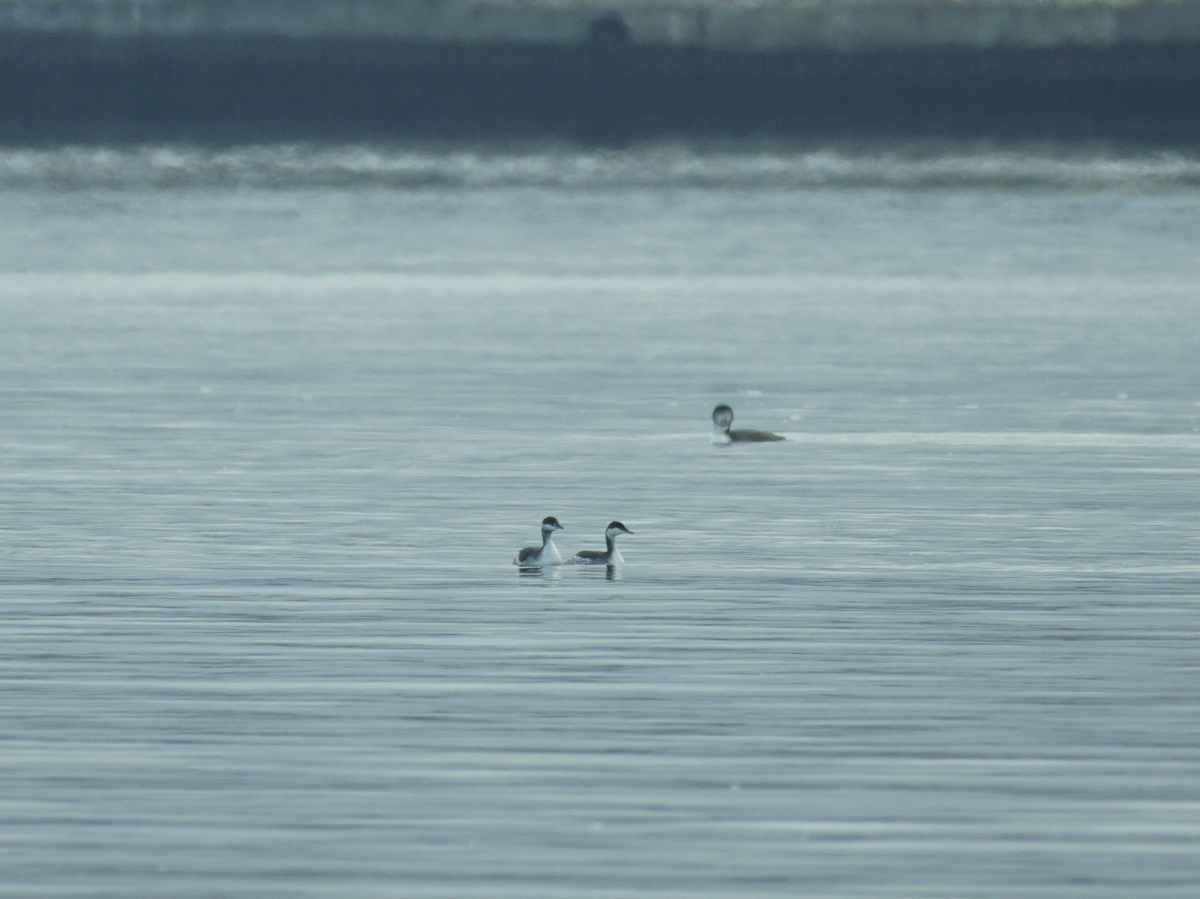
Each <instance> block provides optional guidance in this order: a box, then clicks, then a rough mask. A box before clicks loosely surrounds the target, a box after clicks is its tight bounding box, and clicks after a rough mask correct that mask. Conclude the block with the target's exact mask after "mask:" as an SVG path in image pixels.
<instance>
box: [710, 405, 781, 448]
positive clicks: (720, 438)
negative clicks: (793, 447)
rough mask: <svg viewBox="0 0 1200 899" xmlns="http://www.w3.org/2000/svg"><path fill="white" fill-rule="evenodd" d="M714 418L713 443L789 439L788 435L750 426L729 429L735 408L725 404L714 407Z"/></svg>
mask: <svg viewBox="0 0 1200 899" xmlns="http://www.w3.org/2000/svg"><path fill="white" fill-rule="evenodd" d="M712 420H713V432H712V442H713V443H767V442H768V441H771V440H787V438H786V437H780V436H779V435H778V434H772V433H771V432H770V431H753V430H750V429H748V428H739V429H738V430H736V431H731V430H729V426H730V425H731V424H733V410H732V409H730V408H729V407H728V406H725V405H721V406H717V408H715V409H713V413H712Z"/></svg>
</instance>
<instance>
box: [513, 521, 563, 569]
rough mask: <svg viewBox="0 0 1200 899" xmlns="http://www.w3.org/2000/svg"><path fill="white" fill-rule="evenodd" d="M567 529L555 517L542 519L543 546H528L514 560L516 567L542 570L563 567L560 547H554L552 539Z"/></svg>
mask: <svg viewBox="0 0 1200 899" xmlns="http://www.w3.org/2000/svg"><path fill="white" fill-rule="evenodd" d="M562 530H565V528H564V527H563V526H562V525H561V524H559V523H558V519H557V518H555V517H554V516H553V515H547V516H546V517H545V518H543V519H542V545H541V546H527V547H525V548H524V549H523V550H521V551H520V552H519V553H517V557H516V558H515V559H513V564H514V565H520V566H521V567H522V568H540V567H541V566H543V565H561V564H562V556H560V555H559V554H558V547H557V546H555V545H554V541H553V540H552V539H551V537H552V536H553V534H554V532H555V531H562Z"/></svg>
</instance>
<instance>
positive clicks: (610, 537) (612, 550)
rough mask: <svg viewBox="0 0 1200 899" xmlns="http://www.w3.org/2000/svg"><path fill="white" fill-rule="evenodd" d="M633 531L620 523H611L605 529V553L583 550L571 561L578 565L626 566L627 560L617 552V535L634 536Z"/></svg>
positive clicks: (595, 550)
mask: <svg viewBox="0 0 1200 899" xmlns="http://www.w3.org/2000/svg"><path fill="white" fill-rule="evenodd" d="M632 533H633V531H631V530H629V528H627V527H625V525H623V524H621V522H619V521H610V522H609V523H608V527H606V528H605V529H604V545H605V546H607V547H608V549H606V550H605V551H604V552H600V550H598V549H581V550H580V551H579V552H577V553H575V557H574V558H573V559H571V561H572V562H574V563H575V564H576V565H624V564H625V560H624V559H623V558H621V554H620V553H619V552H617V534H632Z"/></svg>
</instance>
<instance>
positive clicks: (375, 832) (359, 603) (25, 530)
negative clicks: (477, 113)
mask: <svg viewBox="0 0 1200 899" xmlns="http://www.w3.org/2000/svg"><path fill="white" fill-rule="evenodd" d="M723 152H724V155H718V157H716V158H714V157H712V156H711V155H707V154H703V153H692V152H690V151H683V150H676V151H671V150H669V149H660V150H655V151H652V152H651V151H638V150H632V151H629V152H628V153H625V154H621V153H614V154H595V155H588V154H582V153H581V154H577V155H576V156H574V157H572V156H571V154H570V153H569V152H568V151H565V150H563V151H554V152H553V153H548V154H545V156H544V158H543V157H539V155H538V154H537V153H524V154H522V153H518V152H516V151H513V152H512V153H508V154H498V153H495V152H492V153H487V152H483V151H479V152H476V153H474V154H471V153H465V152H460V153H459V154H458V155H457V156H455V155H454V154H449V155H442V156H439V154H437V153H435V152H433V151H425V150H422V151H419V152H418V151H388V150H380V149H378V148H374V149H371V148H341V149H338V148H324V149H311V148H310V149H304V148H300V149H297V148H257V149H250V150H246V151H225V157H221V154H217V153H214V152H209V151H199V150H188V149H180V148H150V149H145V150H112V151H93V150H87V151H85V150H70V149H67V150H61V151H40V152H39V153H24V154H22V152H18V151H9V152H7V154H0V170H3V171H4V172H7V173H8V174H6V175H4V176H3V177H4V178H6V179H7V180H6V181H5V184H6V185H7V187H6V193H5V202H4V204H3V206H2V207H0V223H2V226H3V229H4V233H5V235H6V238H5V240H4V241H3V242H0V297H2V298H3V299H2V302H0V310H2V315H3V321H2V324H3V327H2V328H0V421H2V422H3V428H2V429H0V452H2V454H3V459H4V464H3V466H2V467H0V503H2V506H0V536H2V538H3V539H2V541H0V639H2V640H3V644H4V646H5V651H4V653H3V654H2V655H0V684H2V690H0V709H2V712H0V722H2V724H3V726H2V727H0V739H2V741H3V742H2V744H0V745H2V751H0V771H2V776H3V782H4V784H5V787H4V790H3V792H2V793H0V822H2V823H0V862H2V864H0V868H2V869H3V872H4V876H3V878H0V880H2V881H3V883H4V887H3V889H0V893H3V894H4V895H13V896H32V895H55V896H123V897H129V896H147V897H149V896H155V897H159V896H164V895H171V896H189V897H190V896H197V897H198V896H232V895H236V896H272V897H274V896H284V895H286V896H332V895H338V896H342V895H352V896H405V897H409V896H456V897H457V896H514V897H538V896H546V897H549V896H571V897H601V896H604V897H615V896H648V895H680V896H685V895H686V896H697V895H711V896H737V895H805V896H838V897H846V896H853V897H898V896H912V897H916V896H920V897H929V896H945V897H951V896H953V897H965V896H978V897H985V896H986V897H993V896H1006V897H1007V896H1039V897H1041V896H1054V897H1068V896H1069V897H1128V896H1135V895H1136V896H1139V897H1142V896H1156V897H1158V896H1163V897H1166V896H1180V897H1182V896H1189V897H1190V896H1193V895H1195V892H1196V890H1197V887H1200V773H1198V772H1200V768H1198V765H1200V718H1198V717H1197V715H1196V695H1197V687H1198V686H1200V652H1198V646H1197V638H1196V635H1197V630H1198V627H1197V626H1198V625H1200V609H1198V607H1197V601H1198V597H1197V593H1198V588H1200V523H1198V521H1197V514H1196V509H1197V503H1196V485H1197V471H1198V467H1200V465H1198V452H1200V367H1198V365H1197V361H1196V360H1197V358H1200V313H1198V301H1200V296H1198V290H1200V287H1198V285H1200V254H1197V252H1196V247H1197V246H1200V191H1197V190H1196V189H1195V187H1194V183H1193V181H1192V180H1190V179H1194V178H1195V175H1194V174H1192V175H1188V174H1186V173H1185V174H1182V175H1181V174H1179V171H1180V167H1183V168H1184V169H1186V168H1187V166H1189V165H1193V163H1190V162H1188V160H1187V159H1186V158H1184V157H1171V158H1167V157H1162V156H1138V155H1136V154H1133V155H1126V156H1124V157H1120V156H1115V155H1111V154H1110V155H1104V154H1099V155H1097V154H1095V153H1093V154H1092V155H1086V154H1082V155H1081V154H1076V155H1075V156H1071V155H1070V154H1067V155H1066V156H1065V157H1064V156H1063V154H1057V155H1055V154H1051V153H1049V152H1046V153H1042V154H1041V155H1037V154H1034V155H1029V154H1028V151H1022V152H1017V151H1004V152H999V151H997V153H994V154H991V155H989V154H988V153H987V152H984V151H983V150H979V149H976V150H972V151H970V152H968V151H962V152H961V153H959V154H958V155H957V156H956V155H954V154H947V153H942V154H940V155H939V154H933V155H932V156H929V155H925V156H921V155H920V154H917V157H918V158H917V160H916V163H914V162H913V159H914V156H913V153H912V152H910V151H908V150H904V149H903V148H901V149H899V150H879V151H869V150H861V151H857V152H858V155H857V156H853V155H851V156H847V155H846V154H845V152H843V151H832V150H829V151H812V152H807V151H806V152H796V153H793V154H791V155H789V154H788V153H785V152H783V151H772V152H773V153H774V156H773V157H771V158H773V159H774V160H775V161H774V162H771V163H770V165H769V166H768V168H769V167H770V166H774V167H775V168H776V169H777V170H780V171H784V170H786V171H790V172H791V174H788V175H786V176H783V175H778V174H776V175H772V176H770V177H759V176H751V175H744V176H743V175H738V174H737V172H738V171H743V172H753V171H759V172H760V174H761V169H762V158H764V157H762V156H761V154H760V155H759V156H755V155H754V154H752V153H747V154H743V155H741V156H739V155H738V154H737V153H736V152H734V151H723ZM238 153H240V154H241V156H240V157H239V158H241V159H242V160H243V161H245V160H247V159H250V160H257V161H256V162H253V165H250V164H249V163H247V166H248V168H245V169H243V170H242V173H241V174H238V175H236V176H230V175H228V171H227V170H228V165H227V161H228V158H231V157H232V156H237V155H238ZM639 153H640V154H642V155H641V157H639ZM672 153H674V155H672ZM814 153H825V154H826V157H825V158H827V159H833V160H839V159H840V160H842V161H843V162H844V164H845V165H846V166H849V167H851V168H853V167H857V168H858V170H859V171H860V175H861V173H862V172H864V171H868V170H869V169H871V168H872V167H874V170H875V174H874V175H869V174H868V175H861V177H860V176H855V177H854V178H842V179H840V180H838V179H834V183H833V184H832V185H830V184H826V185H825V186H822V185H821V184H819V183H816V182H814V181H812V179H808V180H806V179H805V177H801V176H797V175H796V174H795V173H796V172H797V171H802V170H806V166H810V163H811V159H809V158H808V157H811V156H812V155H813V154H814ZM1023 153H1024V155H1022V154H1023ZM371 154H374V155H375V157H376V158H380V159H384V160H385V162H386V161H387V160H392V161H393V162H395V160H397V159H402V158H409V157H411V158H418V157H419V158H420V159H423V160H424V162H423V163H422V164H423V165H426V166H427V167H428V168H430V169H433V170H437V171H441V172H443V174H442V175H439V177H438V178H436V179H431V180H430V179H427V180H426V182H425V183H416V182H411V181H409V182H405V181H404V179H397V178H395V177H394V176H393V174H388V172H387V171H383V173H382V174H380V173H379V172H376V173H375V174H373V175H372V174H369V173H368V174H367V175H363V174H362V173H361V172H360V173H359V174H358V175H356V176H354V177H352V178H349V177H348V178H346V179H345V180H344V181H339V180H338V178H336V177H333V176H331V175H330V174H329V172H330V171H333V170H338V169H339V167H340V170H349V169H352V168H354V166H355V165H357V164H358V163H357V162H356V160H358V161H361V160H362V159H364V158H367V157H370V156H371ZM389 154H390V155H389ZM406 154H407V156H406ZM654 154H658V155H657V156H656V157H655V158H656V159H659V162H660V163H661V164H660V167H659V169H658V174H657V175H655V174H654V168H653V165H654V164H659V163H653V161H652V160H651V161H649V162H648V161H647V159H646V157H647V156H648V155H649V156H653V155H654ZM972 154H974V155H972ZM219 157H220V158H219ZM305 158H307V159H309V163H307V164H308V165H309V166H310V167H309V169H307V170H306V169H305V168H304V165H305V163H303V162H302V160H303V159H305ZM540 158H541V159H542V162H539V159H540ZM1064 158H1065V159H1066V163H1064ZM31 159H32V160H34V162H35V163H36V165H33V164H31V163H30V162H29V160H31ZM164 159H167V160H170V159H175V160H180V159H182V160H185V161H187V160H190V162H186V165H182V164H181V165H182V169H183V170H184V171H185V173H184V174H183V175H180V176H179V177H178V178H176V179H174V180H172V179H170V178H165V177H163V176H162V175H161V172H162V171H163V168H162V166H161V165H159V163H158V162H154V160H159V161H160V162H161V160H164ZM222 159H225V160H226V161H225V162H222V161H221V160H222ZM547 159H548V160H549V161H548V162H547V161H546V160H547ZM756 159H757V160H758V161H755V160H756ZM806 159H807V160H808V161H806ZM105 160H107V162H106V161H105ZM147 160H149V162H147ZM297 160H301V162H297ZM313 160H316V161H313ZM439 160H440V161H439ZM464 160H467V162H466V163H464ZM955 160H957V161H955ZM917 163H919V164H920V165H921V166H924V167H925V168H926V169H929V168H933V169H937V168H939V167H940V168H941V169H942V170H946V169H948V168H954V167H955V166H957V167H958V169H960V170H962V171H966V172H968V173H972V172H974V173H976V174H970V177H966V176H961V175H960V176H955V178H952V179H949V180H948V181H947V180H946V179H941V180H940V181H937V183H936V184H934V183H932V182H930V181H929V180H928V179H922V178H919V177H910V175H911V173H912V171H913V168H912V167H913V166H914V165H916V164H917ZM172 164H173V163H172ZM839 164H840V163H839ZM1063 165H1067V168H1069V169H1070V170H1071V172H1072V173H1073V174H1070V176H1069V177H1066V176H1062V175H1061V171H1062V167H1063ZM21 166H25V168H24V169H22V168H21ZM31 166H32V167H31ZM39 166H40V168H39ZM105 166H108V168H107V169H106V168H105ZM155 166H159V167H158V168H155ZM223 166H224V167H225V168H224V169H222V167H223ZM439 166H440V168H439ZM472 166H475V168H474V169H472V171H475V172H477V173H478V172H481V171H482V172H483V173H484V174H483V175H480V176H478V177H476V176H471V177H466V176H463V177H459V178H458V179H457V180H455V178H453V177H449V176H446V175H445V174H444V172H445V171H449V170H453V169H455V167H457V170H466V169H471V167H472ZM139 167H140V168H139ZM480 167H482V168H480ZM589 167H591V169H592V170H593V175H592V176H589V177H588V178H582V179H577V180H575V181H572V180H571V179H570V178H568V177H564V176H562V175H561V172H562V171H583V170H587V169H588V168H589ZM789 167H790V168H789ZM1005 167H1007V170H1009V171H1010V173H1015V174H1012V175H1011V176H1005V177H1004V178H1002V179H999V180H997V179H991V180H988V178H986V177H982V176H979V175H978V172H980V171H984V172H986V171H989V170H995V169H998V168H1005ZM393 168H394V166H393ZM689 168H690V170H691V174H684V175H678V173H679V172H685V173H686V172H687V171H688V170H689ZM383 169H388V166H387V165H385V166H383ZM113 171H117V172H120V173H123V174H121V175H120V177H115V178H114V177H113V176H111V172H113ZM221 171H225V172H226V173H225V174H221ZM246 171H251V172H252V174H251V175H246V174H245V172H246ZM503 171H509V172H510V173H511V172H512V171H518V172H524V173H525V174H520V175H519V176H512V177H510V176H506V175H504V174H503ZM597 171H598V172H600V174H599V175H596V174H595V172H597ZM14 172H16V173H17V174H13V173H14ZM22 172H23V174H22ZM214 172H216V174H214ZM255 172H256V173H257V174H253V173H255ZM306 172H307V174H306ZM489 172H490V173H491V174H488V173H489ZM556 172H558V174H556ZM605 172H608V173H609V174H611V173H613V172H617V173H618V176H613V177H609V176H608V175H605V174H604V173H605ZM621 172H624V173H625V174H620V173H621ZM672 172H674V173H676V174H672ZM697 172H699V174H697ZM731 172H732V174H731ZM1046 172H1059V173H1060V174H1057V175H1053V176H1048V175H1047V174H1046ZM64 173H65V174H64ZM156 173H157V174H156ZM264 173H265V174H264ZM281 173H282V174H281ZM497 173H499V174H497ZM530 173H532V174H530ZM714 173H715V174H714ZM906 173H908V174H906ZM1147 173H1149V174H1147ZM1172 173H1174V174H1172ZM406 184H407V186H406ZM717 402H728V403H730V404H731V405H732V406H733V407H734V409H735V410H736V412H737V422H736V425H735V426H745V427H759V428H770V429H772V430H776V431H779V432H781V433H785V434H786V435H787V437H788V441H787V442H786V443H780V444H767V445H758V446H732V447H714V446H712V445H711V444H710V443H709V441H708V431H709V423H708V414H709V412H710V411H711V409H712V406H713V405H714V404H715V403H717ZM548 514H553V515H557V516H558V517H559V519H560V520H561V521H562V522H563V524H564V525H565V526H566V530H565V531H564V532H563V533H562V535H561V537H560V539H559V545H560V546H561V547H562V549H564V550H566V551H570V552H573V551H574V550H576V549H579V548H584V547H587V548H598V547H600V546H601V545H602V540H603V537H602V530H603V527H604V525H605V524H606V523H607V522H608V521H609V520H610V519H612V518H619V519H621V520H622V521H624V522H625V523H626V524H627V525H628V526H629V527H630V528H631V529H632V530H633V531H635V532H636V534H635V536H631V537H624V538H622V544H621V545H622V551H623V553H624V555H625V558H626V560H627V563H628V564H627V565H626V566H625V567H624V569H623V570H620V571H617V572H613V573H612V575H611V577H606V572H605V571H604V570H603V569H600V570H595V569H578V568H566V569H562V570H554V571H547V572H545V573H544V574H543V575H542V576H523V575H521V574H520V573H519V572H518V571H517V569H515V568H514V567H513V566H512V565H511V564H510V560H511V558H512V556H513V554H514V552H515V551H516V549H518V548H519V547H521V546H523V545H526V544H528V543H530V542H533V541H534V540H535V539H536V536H537V524H538V522H539V521H540V519H541V518H542V517H543V516H544V515H548Z"/></svg>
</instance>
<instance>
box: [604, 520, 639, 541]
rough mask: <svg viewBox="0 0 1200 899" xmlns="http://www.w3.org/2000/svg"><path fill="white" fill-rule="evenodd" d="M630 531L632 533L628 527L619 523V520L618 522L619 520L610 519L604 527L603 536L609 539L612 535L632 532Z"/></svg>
mask: <svg viewBox="0 0 1200 899" xmlns="http://www.w3.org/2000/svg"><path fill="white" fill-rule="evenodd" d="M632 533H633V531H631V530H629V528H627V527H625V525H623V524H621V522H619V521H610V522H609V523H608V527H607V528H605V529H604V536H605V537H608V538H609V539H610V540H611V539H612V538H613V537H615V536H617V534H632Z"/></svg>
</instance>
